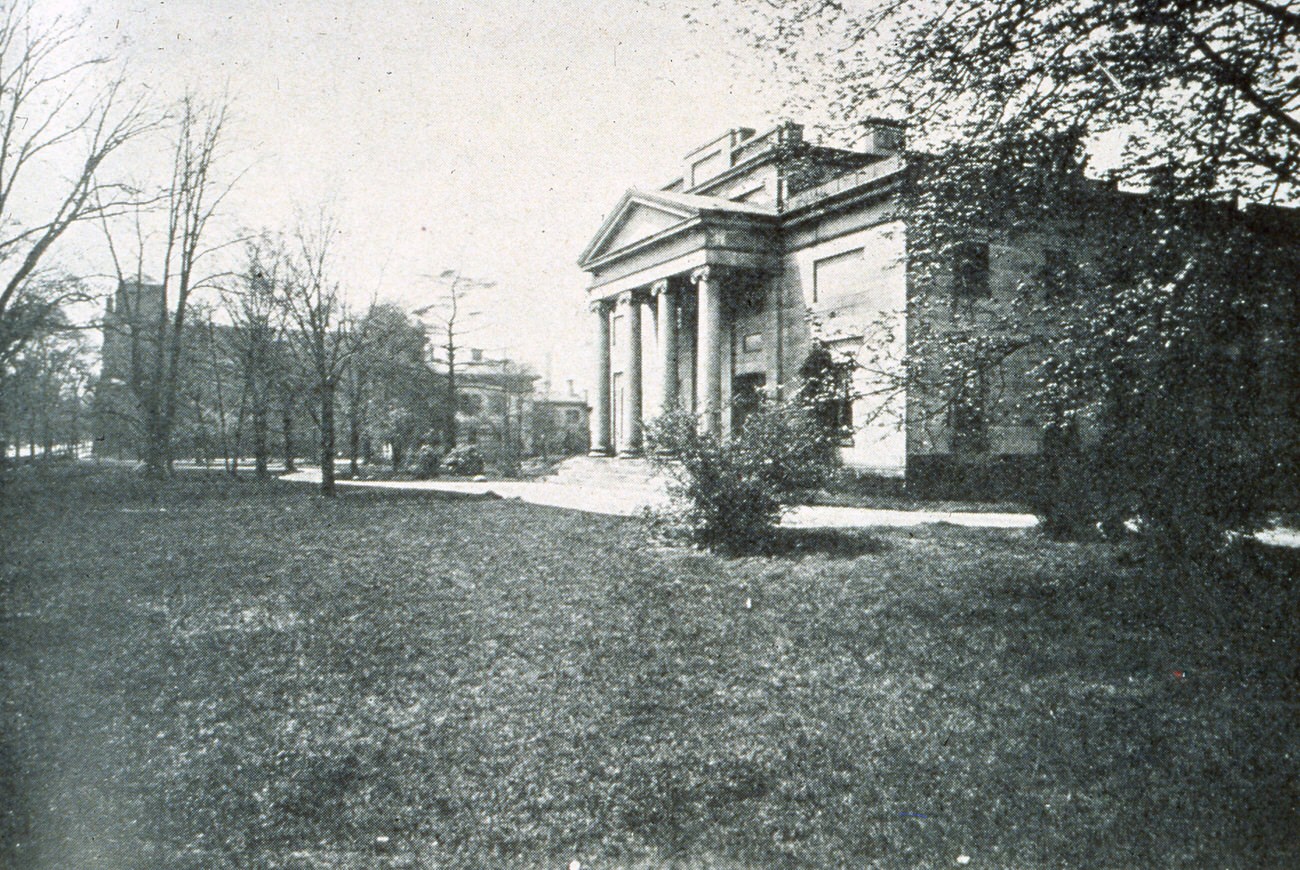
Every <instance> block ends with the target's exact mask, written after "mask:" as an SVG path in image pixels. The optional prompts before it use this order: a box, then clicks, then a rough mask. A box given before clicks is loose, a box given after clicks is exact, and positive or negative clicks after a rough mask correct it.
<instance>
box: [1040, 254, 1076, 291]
mask: <svg viewBox="0 0 1300 870" xmlns="http://www.w3.org/2000/svg"><path fill="white" fill-rule="evenodd" d="M1078 280H1079V275H1078V272H1077V270H1076V269H1075V268H1074V259H1073V258H1072V257H1071V256H1070V255H1069V253H1068V252H1067V251H1063V250H1061V249H1060V248H1044V249H1043V274H1042V281H1043V289H1044V291H1045V293H1046V295H1047V298H1048V299H1064V298H1067V297H1070V296H1073V295H1074V293H1075V290H1076V289H1077V287H1078Z"/></svg>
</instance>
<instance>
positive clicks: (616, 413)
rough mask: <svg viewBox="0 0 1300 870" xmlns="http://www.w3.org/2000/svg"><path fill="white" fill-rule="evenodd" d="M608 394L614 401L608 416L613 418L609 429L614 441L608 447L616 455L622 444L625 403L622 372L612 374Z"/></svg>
mask: <svg viewBox="0 0 1300 870" xmlns="http://www.w3.org/2000/svg"><path fill="white" fill-rule="evenodd" d="M610 393H611V395H612V397H613V399H614V401H613V402H612V404H613V406H614V407H613V408H611V409H610V410H611V411H613V413H612V414H611V415H610V416H611V417H613V418H614V419H612V420H610V429H612V430H613V436H614V440H613V442H612V443H611V444H610V447H612V448H613V450H614V452H615V453H617V452H618V449H619V447H620V446H621V445H622V444H623V403H624V401H626V398H625V397H624V395H623V373H622V372H614V385H613V388H612V389H611V390H610Z"/></svg>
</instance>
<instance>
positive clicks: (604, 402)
mask: <svg viewBox="0 0 1300 870" xmlns="http://www.w3.org/2000/svg"><path fill="white" fill-rule="evenodd" d="M591 310H592V313H593V314H595V315H596V405H595V407H594V408H592V414H591V455H592V456H608V455H609V454H610V443H609V423H610V416H609V381H610V371H609V304H608V303H606V302H593V303H592V305H591Z"/></svg>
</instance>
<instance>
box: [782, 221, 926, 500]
mask: <svg viewBox="0 0 1300 870" xmlns="http://www.w3.org/2000/svg"><path fill="white" fill-rule="evenodd" d="M885 215H886V213H885V212H884V211H883V210H881V209H879V208H872V209H868V210H866V212H860V213H857V214H851V215H846V216H839V217H838V218H837V219H836V220H835V221H834V222H832V224H833V226H834V227H835V228H836V229H840V228H848V229H849V231H848V232H844V233H842V234H841V233H828V232H825V230H826V227H824V226H821V227H809V228H808V229H807V230H805V231H804V232H803V233H802V234H801V235H799V236H796V239H797V240H799V241H803V242H804V244H803V245H802V246H800V247H797V248H794V249H793V250H790V251H789V252H788V253H787V254H786V256H785V258H784V261H783V264H782V274H781V281H782V285H783V287H782V293H781V296H782V300H783V304H782V308H781V320H782V321H783V327H784V328H783V339H784V340H783V342H782V345H783V357H784V358H783V359H782V361H781V367H782V369H783V370H784V371H785V372H788V373H789V376H788V378H787V380H789V381H790V382H791V383H793V382H794V381H796V380H797V375H798V372H799V369H800V367H801V366H802V365H803V363H804V360H805V359H806V358H807V356H808V353H809V351H810V349H811V346H812V340H813V337H814V333H816V334H817V335H819V336H820V337H822V338H823V339H824V340H826V341H828V342H830V343H831V345H832V347H833V348H834V349H835V350H837V351H839V352H840V353H841V354H846V355H848V356H853V357H859V358H860V354H861V352H862V350H863V348H864V341H865V340H866V339H867V337H868V336H870V335H873V334H875V332H876V331H877V330H881V329H884V330H888V332H889V333H890V334H891V335H892V339H891V340H890V341H888V342H884V343H883V349H884V354H885V357H884V358H883V361H885V362H886V363H887V364H888V366H889V371H890V372H892V373H893V374H892V375H885V376H880V375H876V374H872V373H871V372H869V371H867V370H866V369H867V368H868V367H865V366H863V367H859V368H858V369H857V370H856V371H855V372H854V375H853V382H852V386H851V389H852V393H853V394H854V395H855V396H857V397H858V398H856V399H855V400H854V402H853V423H854V427H855V431H854V433H853V436H852V439H851V441H849V442H846V443H845V444H844V446H843V447H842V448H841V458H842V459H843V461H844V463H845V464H846V465H847V466H849V467H851V468H855V469H859V470H863V471H870V472H872V473H876V474H884V475H890V476H901V475H902V474H904V472H905V471H906V468H907V438H906V432H905V428H904V425H905V420H906V418H905V410H906V395H905V394H904V393H903V392H902V391H900V390H898V389H896V388H895V384H894V383H893V381H894V380H896V379H897V378H899V377H901V368H900V367H901V364H902V361H903V351H904V349H905V347H906V344H905V342H906V328H907V323H906V306H907V268H906V261H905V255H906V239H905V233H904V230H903V226H902V224H901V223H900V222H898V221H887V222H884V223H879V224H876V225H871V226H865V227H861V226H859V227H858V228H856V229H854V228H853V227H854V226H855V224H861V223H869V222H870V221H871V219H873V218H875V219H879V218H881V217H884V216H885ZM830 265H834V266H835V268H836V278H837V281H836V285H835V287H834V292H827V291H828V290H830V289H832V288H830V287H829V286H827V282H826V281H825V280H824V276H825V275H826V274H827V273H826V271H825V269H824V268H820V267H823V266H830ZM819 273H821V277H822V278H823V280H822V281H821V284H822V286H821V287H819ZM809 314H811V317H812V323H809V322H808V319H807V315H809ZM871 368H875V367H874V366H872V367H871Z"/></svg>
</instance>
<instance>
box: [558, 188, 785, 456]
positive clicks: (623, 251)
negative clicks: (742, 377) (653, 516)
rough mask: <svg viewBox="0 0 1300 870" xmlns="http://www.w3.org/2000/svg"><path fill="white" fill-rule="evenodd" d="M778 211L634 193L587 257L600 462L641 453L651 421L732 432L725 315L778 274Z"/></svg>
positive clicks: (595, 440)
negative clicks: (666, 418) (680, 419)
mask: <svg viewBox="0 0 1300 870" xmlns="http://www.w3.org/2000/svg"><path fill="white" fill-rule="evenodd" d="M775 217H776V211H775V209H774V208H772V207H771V206H768V205H758V204H752V203H745V202H734V201H731V200H725V199H721V198H717V197H711V196H697V195H692V194H683V193H677V192H672V191H654V192H644V191H629V192H628V193H627V194H626V195H625V196H624V197H623V199H622V200H621V201H620V202H619V204H618V206H617V207H616V208H615V209H614V211H613V213H612V214H611V215H610V217H609V218H608V219H607V220H606V221H605V223H604V225H603V226H602V227H601V230H600V232H599V233H598V234H597V235H596V237H595V239H594V240H593V241H592V243H591V244H590V245H589V246H588V247H587V250H586V251H585V252H584V253H583V256H582V259H581V260H580V261H579V263H580V265H581V266H582V267H583V268H584V269H585V270H587V271H588V272H590V273H591V275H592V283H591V286H590V287H589V288H588V291H587V292H588V296H589V299H590V302H591V312H592V320H593V324H592V328H593V333H594V339H595V342H594V343H595V354H594V358H595V367H596V371H595V372H594V375H595V383H596V391H595V393H596V395H595V402H594V403H593V404H594V408H593V414H592V432H591V436H592V437H591V445H592V454H593V455H602V456H608V455H618V456H628V457H630V456H637V455H640V453H641V451H642V448H643V439H644V431H645V430H644V426H645V422H646V421H647V420H650V419H652V418H654V417H657V416H659V415H660V414H662V413H663V412H664V410H665V409H676V408H680V409H684V410H687V411H691V412H692V413H694V414H695V415H696V416H697V417H698V419H699V425H700V427H701V428H702V429H704V430H705V431H713V432H717V431H720V430H723V429H725V428H726V427H727V426H728V422H729V419H730V417H729V415H728V414H727V413H726V412H725V411H726V409H725V405H724V402H725V401H726V400H727V399H728V398H729V397H730V393H731V389H730V384H728V383H726V382H725V378H726V376H727V374H728V373H729V371H730V367H729V366H728V365H727V362H728V349H729V348H730V342H731V331H730V317H729V315H730V313H731V312H732V311H733V309H734V308H735V307H736V300H737V298H739V297H740V296H743V295H746V294H749V295H752V294H753V292H754V288H755V287H756V286H757V287H763V286H765V281H766V277H767V276H770V275H771V274H772V271H773V266H774V264H773V245H772V227H773V223H774V220H775Z"/></svg>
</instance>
